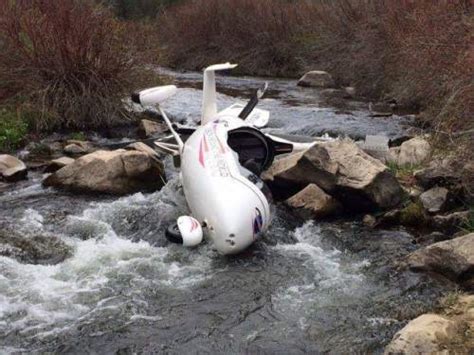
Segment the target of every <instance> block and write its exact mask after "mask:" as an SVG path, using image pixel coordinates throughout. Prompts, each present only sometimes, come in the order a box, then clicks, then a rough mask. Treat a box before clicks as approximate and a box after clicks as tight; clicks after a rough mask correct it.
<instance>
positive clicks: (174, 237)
mask: <svg viewBox="0 0 474 355" xmlns="http://www.w3.org/2000/svg"><path fill="white" fill-rule="evenodd" d="M165 236H166V239H168V241H170V242H171V243H176V244H183V237H182V236H181V233H180V231H179V229H178V225H177V224H176V223H173V224H172V225H170V226H169V227H168V228H166V232H165Z"/></svg>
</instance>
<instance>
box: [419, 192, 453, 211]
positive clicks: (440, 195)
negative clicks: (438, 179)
mask: <svg viewBox="0 0 474 355" xmlns="http://www.w3.org/2000/svg"><path fill="white" fill-rule="evenodd" d="M448 193H449V191H448V189H446V188H444V187H433V188H432V189H430V190H428V191H425V192H423V193H422V194H421V195H420V201H421V203H422V204H423V207H424V208H425V210H427V211H428V212H430V213H436V212H440V211H442V210H443V209H444V208H445V206H446V204H447V201H448Z"/></svg>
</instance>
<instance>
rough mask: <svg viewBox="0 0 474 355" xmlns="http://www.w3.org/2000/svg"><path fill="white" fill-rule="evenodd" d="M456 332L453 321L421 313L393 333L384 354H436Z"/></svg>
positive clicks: (456, 328) (455, 325)
mask: <svg viewBox="0 0 474 355" xmlns="http://www.w3.org/2000/svg"><path fill="white" fill-rule="evenodd" d="M457 333H458V327H457V324H456V323H455V322H454V321H452V320H449V319H446V318H444V317H442V316H440V315H437V314H423V315H421V316H419V317H418V318H416V319H414V320H412V321H411V322H409V323H408V324H407V325H406V326H405V327H404V328H403V329H401V330H400V331H399V332H398V333H397V334H395V336H394V337H393V339H392V341H391V342H390V344H389V345H388V346H387V347H386V348H385V352H384V354H385V355H388V354H435V353H436V354H438V353H439V352H440V351H441V350H442V345H443V344H446V343H447V342H449V340H450V339H451V338H452V337H454V336H456V334H457Z"/></svg>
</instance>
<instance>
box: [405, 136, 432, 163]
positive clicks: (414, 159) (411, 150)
mask: <svg viewBox="0 0 474 355" xmlns="http://www.w3.org/2000/svg"><path fill="white" fill-rule="evenodd" d="M430 155H431V146H430V144H429V143H428V141H427V140H426V139H424V138H422V137H415V138H412V139H410V140H407V141H405V142H403V143H402V145H401V146H400V153H399V155H398V165H402V166H403V165H418V164H421V163H423V162H424V161H426V160H427V159H428V158H429V157H430Z"/></svg>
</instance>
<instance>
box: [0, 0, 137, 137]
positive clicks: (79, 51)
mask: <svg viewBox="0 0 474 355" xmlns="http://www.w3.org/2000/svg"><path fill="white" fill-rule="evenodd" d="M134 49H135V47H134V45H133V41H132V40H131V38H130V34H129V32H128V31H127V25H126V24H124V23H121V22H119V21H117V20H115V19H114V18H113V16H112V15H111V13H110V12H109V10H107V9H105V8H103V7H100V6H98V5H96V4H95V3H93V2H91V1H87V0H61V1H56V0H17V1H9V0H0V82H2V85H1V87H0V94H2V95H3V98H4V99H5V98H8V97H9V98H12V97H15V99H16V100H17V102H18V101H21V102H22V103H23V104H24V105H28V106H30V108H31V109H34V110H36V111H39V112H40V114H39V115H38V116H37V118H36V119H35V120H34V122H33V124H34V125H35V126H36V128H37V129H44V128H57V127H66V128H79V129H83V128H95V127H103V126H109V125H113V124H115V123H117V122H122V121H123V120H125V119H127V112H126V111H125V110H124V108H123V105H122V102H121V99H122V98H123V96H124V94H127V93H128V92H129V91H130V90H131V88H132V87H133V86H135V85H137V78H138V73H139V70H138V68H137V65H138V64H139V60H140V59H141V58H140V56H137V55H135V53H134Z"/></svg>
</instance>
